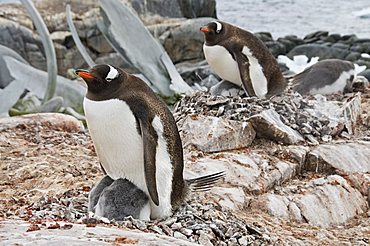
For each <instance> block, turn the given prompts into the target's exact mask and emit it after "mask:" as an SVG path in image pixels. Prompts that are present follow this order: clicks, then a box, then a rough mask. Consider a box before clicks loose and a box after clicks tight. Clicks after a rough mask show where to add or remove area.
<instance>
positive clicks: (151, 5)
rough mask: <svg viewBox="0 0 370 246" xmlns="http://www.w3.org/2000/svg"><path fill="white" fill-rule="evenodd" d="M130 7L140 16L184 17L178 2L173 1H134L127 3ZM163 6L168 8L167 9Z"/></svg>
mask: <svg viewBox="0 0 370 246" xmlns="http://www.w3.org/2000/svg"><path fill="white" fill-rule="evenodd" d="M126 4H128V5H130V6H131V7H132V8H133V9H134V10H135V11H136V12H137V13H138V15H142V16H145V15H160V16H163V17H172V18H179V17H182V12H181V8H180V5H179V3H178V1H172V0H164V1H158V0H149V1H145V0H133V1H129V2H126ZM163 6H166V7H165V8H164V7H163Z"/></svg>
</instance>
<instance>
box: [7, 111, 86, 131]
mask: <svg viewBox="0 0 370 246" xmlns="http://www.w3.org/2000/svg"><path fill="white" fill-rule="evenodd" d="M20 125H47V126H48V127H49V128H51V129H53V130H60V131H66V132H83V131H84V130H85V128H84V125H83V124H82V122H81V121H79V120H77V119H76V118H75V117H73V116H70V115H66V114H59V113H42V114H27V115H22V116H16V117H9V118H0V131H4V130H7V129H11V128H15V127H17V126H20Z"/></svg>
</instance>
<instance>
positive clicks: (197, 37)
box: [152, 18, 214, 63]
mask: <svg viewBox="0 0 370 246" xmlns="http://www.w3.org/2000/svg"><path fill="white" fill-rule="evenodd" d="M213 20H214V19H212V18H197V19H190V20H186V21H182V22H180V23H177V24H176V25H173V24H170V25H169V27H168V28H165V30H166V31H165V32H163V33H161V34H160V33H158V32H157V33H156V31H155V30H152V32H154V33H156V35H158V36H157V38H158V39H159V40H160V41H161V43H162V45H163V47H164V48H165V50H166V51H167V52H168V54H169V56H170V58H171V60H172V61H173V62H174V63H178V62H180V61H188V60H199V59H204V55H203V42H204V37H203V34H202V32H200V31H199V28H200V27H201V26H203V25H205V24H207V23H208V22H211V21H213ZM152 28H158V27H152ZM162 28H163V27H162Z"/></svg>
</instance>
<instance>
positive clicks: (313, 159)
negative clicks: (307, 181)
mask: <svg viewBox="0 0 370 246" xmlns="http://www.w3.org/2000/svg"><path fill="white" fill-rule="evenodd" d="M369 156H370V143H369V142H351V143H337V144H322V145H320V146H318V147H316V148H315V149H313V150H312V151H310V152H309V153H308V156H307V160H306V162H305V165H304V169H305V170H310V171H315V172H328V173H333V172H335V170H340V171H344V172H346V173H353V172H360V173H366V172H370V161H369Z"/></svg>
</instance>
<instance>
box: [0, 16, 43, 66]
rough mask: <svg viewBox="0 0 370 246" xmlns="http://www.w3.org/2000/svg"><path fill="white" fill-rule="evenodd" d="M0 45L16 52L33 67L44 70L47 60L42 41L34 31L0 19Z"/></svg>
mask: <svg viewBox="0 0 370 246" xmlns="http://www.w3.org/2000/svg"><path fill="white" fill-rule="evenodd" d="M0 45H4V46H6V47H8V48H10V49H12V50H15V51H16V52H17V53H18V54H19V55H21V56H22V57H23V58H24V59H25V60H27V61H28V62H29V63H30V64H31V65H32V66H34V67H36V68H39V69H44V68H45V67H46V59H45V57H44V55H43V53H42V52H41V50H43V47H42V43H41V40H40V38H39V37H38V36H35V35H34V33H33V30H31V29H29V28H27V27H24V26H21V25H20V24H18V23H16V22H13V21H10V20H6V19H4V18H1V17H0Z"/></svg>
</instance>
